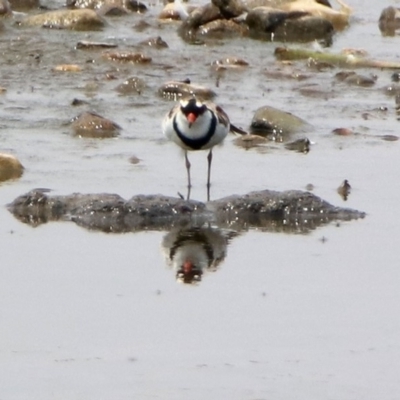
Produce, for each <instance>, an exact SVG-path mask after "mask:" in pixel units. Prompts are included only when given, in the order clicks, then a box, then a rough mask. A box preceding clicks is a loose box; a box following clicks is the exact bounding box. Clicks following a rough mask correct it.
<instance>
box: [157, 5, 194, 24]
mask: <svg viewBox="0 0 400 400" xmlns="http://www.w3.org/2000/svg"><path fill="white" fill-rule="evenodd" d="M183 7H184V12H185V13H186V14H188V15H189V14H190V13H191V12H192V11H193V10H195V9H196V8H198V6H195V5H193V4H184V5H183ZM158 19H160V20H172V21H180V20H182V12H180V10H179V9H178V7H177V6H176V4H175V3H174V2H172V3H167V4H166V5H165V6H164V8H163V9H162V11H161V12H160V14H158Z"/></svg>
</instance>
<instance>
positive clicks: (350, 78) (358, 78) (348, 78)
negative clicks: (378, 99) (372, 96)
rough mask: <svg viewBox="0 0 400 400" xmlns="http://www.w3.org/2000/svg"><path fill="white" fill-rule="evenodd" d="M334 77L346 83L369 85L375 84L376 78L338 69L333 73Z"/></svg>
mask: <svg viewBox="0 0 400 400" xmlns="http://www.w3.org/2000/svg"><path fill="white" fill-rule="evenodd" d="M335 78H336V79H337V80H339V81H341V82H344V83H347V84H348V85H354V86H362V87H370V86H373V85H375V82H376V78H374V77H369V76H365V75H360V74H358V73H356V72H354V71H340V72H338V73H337V74H336V75H335Z"/></svg>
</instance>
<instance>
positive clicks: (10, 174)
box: [0, 153, 24, 182]
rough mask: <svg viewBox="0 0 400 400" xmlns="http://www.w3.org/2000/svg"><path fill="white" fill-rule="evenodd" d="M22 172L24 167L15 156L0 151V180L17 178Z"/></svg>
mask: <svg viewBox="0 0 400 400" xmlns="http://www.w3.org/2000/svg"><path fill="white" fill-rule="evenodd" d="M23 172H24V167H23V165H22V164H21V163H20V161H19V160H18V159H17V158H16V157H15V156H13V155H11V154H5V153H0V182H4V181H7V180H9V179H17V178H19V177H21V176H22V174H23Z"/></svg>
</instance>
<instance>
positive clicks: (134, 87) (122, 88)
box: [115, 76, 146, 95]
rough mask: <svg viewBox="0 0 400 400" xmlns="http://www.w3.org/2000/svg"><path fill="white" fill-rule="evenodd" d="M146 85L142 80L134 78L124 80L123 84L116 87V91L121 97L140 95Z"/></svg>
mask: <svg viewBox="0 0 400 400" xmlns="http://www.w3.org/2000/svg"><path fill="white" fill-rule="evenodd" d="M145 87H146V84H145V82H144V80H143V79H141V78H138V77H137V76H134V77H132V78H128V79H126V80H125V81H124V82H123V83H121V84H120V85H118V86H117V87H116V89H115V90H116V91H117V92H118V93H121V94H123V95H129V94H141V93H142V92H143V89H144V88H145Z"/></svg>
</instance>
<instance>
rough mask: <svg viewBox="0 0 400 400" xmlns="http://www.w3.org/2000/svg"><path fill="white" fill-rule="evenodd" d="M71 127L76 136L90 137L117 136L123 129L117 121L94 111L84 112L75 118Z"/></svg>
mask: <svg viewBox="0 0 400 400" xmlns="http://www.w3.org/2000/svg"><path fill="white" fill-rule="evenodd" d="M71 127H72V130H73V131H74V134H75V135H76V136H81V137H90V138H110V137H115V136H117V135H118V134H119V131H120V130H121V127H120V126H119V125H117V124H116V123H115V122H113V121H111V120H109V119H107V118H104V117H102V116H100V115H98V114H95V113H92V112H84V113H82V114H80V115H79V116H78V117H76V118H74V119H73V120H72V124H71Z"/></svg>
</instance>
